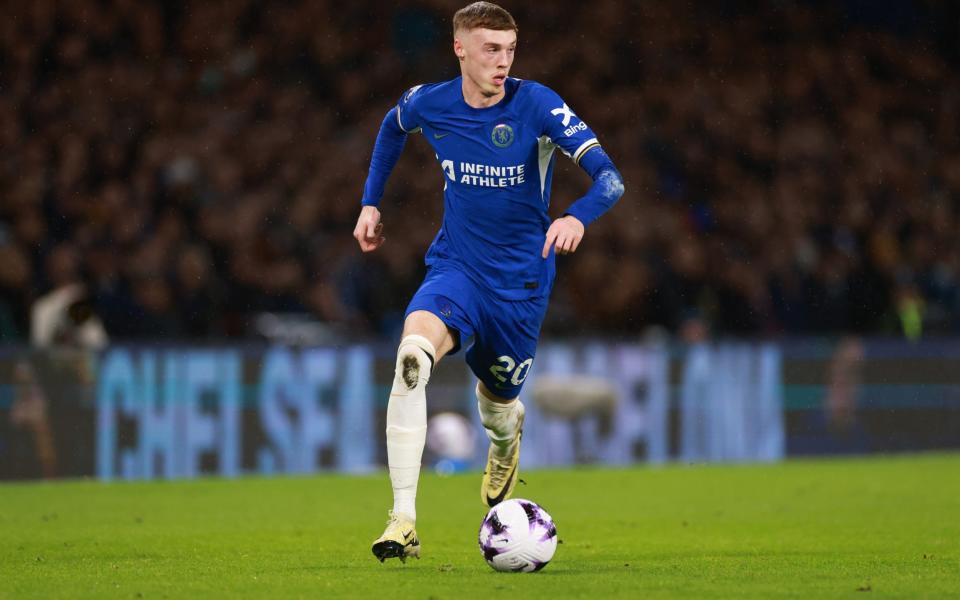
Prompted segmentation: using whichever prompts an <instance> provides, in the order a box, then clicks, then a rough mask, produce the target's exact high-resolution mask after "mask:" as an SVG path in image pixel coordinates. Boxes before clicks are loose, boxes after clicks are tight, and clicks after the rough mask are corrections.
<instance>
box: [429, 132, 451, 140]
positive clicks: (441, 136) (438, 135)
mask: <svg viewBox="0 0 960 600" xmlns="http://www.w3.org/2000/svg"><path fill="white" fill-rule="evenodd" d="M448 135H450V132H449V131H448V132H447V133H434V134H433V139H435V140H440V139H443V138H445V137H447V136H448Z"/></svg>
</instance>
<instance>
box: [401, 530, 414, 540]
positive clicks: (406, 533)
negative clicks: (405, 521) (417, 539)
mask: <svg viewBox="0 0 960 600" xmlns="http://www.w3.org/2000/svg"><path fill="white" fill-rule="evenodd" d="M411 535H413V530H412V529H411V530H410V531H404V532H403V539H407V538H408V537H410V536H411Z"/></svg>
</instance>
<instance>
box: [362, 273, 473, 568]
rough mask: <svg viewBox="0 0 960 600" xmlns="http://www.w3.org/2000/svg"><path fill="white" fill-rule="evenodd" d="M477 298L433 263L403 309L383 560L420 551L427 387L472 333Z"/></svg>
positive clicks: (459, 277) (390, 408) (378, 544)
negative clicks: (419, 485) (419, 495)
mask: <svg viewBox="0 0 960 600" xmlns="http://www.w3.org/2000/svg"><path fill="white" fill-rule="evenodd" d="M476 297H477V295H476V293H475V292H474V289H473V284H472V283H471V282H470V280H469V279H468V278H467V277H466V276H465V275H463V274H462V273H459V272H458V271H457V270H456V269H450V268H437V267H434V268H432V269H431V271H430V273H429V274H428V275H427V278H426V279H425V280H424V282H423V285H421V286H420V289H419V290H418V291H417V293H416V294H415V295H414V297H413V299H412V300H411V301H410V305H409V306H408V307H407V317H406V319H405V321H404V327H403V336H402V340H401V342H400V348H399V349H398V351H397V364H396V371H395V372H394V378H393V385H392V388H391V391H390V401H389V403H388V404H387V428H386V429H387V431H386V433H387V463H388V466H389V469H390V483H391V485H392V486H393V498H394V503H393V510H391V511H390V521H389V522H388V525H387V529H386V531H384V533H383V535H382V536H380V537H379V538H378V539H377V540H375V541H374V543H373V553H374V555H376V557H377V558H379V559H380V560H381V561H382V560H384V559H385V558H391V557H398V558H400V559H401V560H403V559H404V558H406V557H407V556H418V557H419V555H420V541H419V539H418V537H417V534H416V531H415V529H414V526H415V525H416V519H417V510H416V497H417V483H418V481H419V479H420V461H421V459H422V456H423V446H424V442H425V441H426V432H427V401H426V386H427V383H428V382H429V381H430V373H431V371H432V369H433V366H434V365H435V364H436V363H437V362H438V361H439V360H440V359H441V358H442V357H443V356H445V355H446V354H448V353H449V354H453V353H455V352H457V350H458V349H459V347H460V339H461V338H469V337H470V336H472V335H473V325H472V323H473V322H474V320H473V318H472V317H471V314H472V312H471V311H474V310H475V308H476V307H475V298H476Z"/></svg>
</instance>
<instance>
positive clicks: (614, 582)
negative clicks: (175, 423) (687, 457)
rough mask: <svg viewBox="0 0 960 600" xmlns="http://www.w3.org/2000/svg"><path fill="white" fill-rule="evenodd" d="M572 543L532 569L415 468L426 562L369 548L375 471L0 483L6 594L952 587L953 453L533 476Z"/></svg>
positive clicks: (451, 489) (919, 591) (957, 579)
mask: <svg viewBox="0 0 960 600" xmlns="http://www.w3.org/2000/svg"><path fill="white" fill-rule="evenodd" d="M523 476H524V477H525V479H527V481H528V482H529V485H527V486H526V487H524V486H520V487H519V488H518V495H519V496H520V497H526V498H530V499H532V500H535V501H537V502H539V503H541V504H543V505H544V507H545V508H546V509H547V510H548V511H549V512H550V513H551V514H552V515H553V516H554V518H555V519H556V522H557V526H558V529H559V536H560V539H561V540H562V541H563V544H562V545H561V546H559V548H558V550H557V554H556V556H555V557H554V561H553V562H552V563H551V564H550V565H549V566H547V568H546V569H545V570H543V571H542V572H540V573H535V574H514V573H496V572H494V571H493V570H492V569H490V568H489V567H488V566H487V565H486V563H484V561H483V558H482V557H481V556H480V553H479V550H478V548H477V541H476V538H477V529H478V527H479V524H480V521H481V519H482V517H483V515H484V511H483V508H482V506H481V505H480V504H479V498H478V497H477V496H478V486H479V483H480V476H479V473H478V474H474V475H469V476H454V477H448V478H440V477H436V476H433V475H429V474H425V475H424V477H422V479H421V489H420V495H419V513H420V515H419V517H420V524H419V526H418V531H419V534H420V537H421V540H422V543H423V559H422V560H419V561H416V560H410V561H408V562H407V564H405V565H403V564H400V563H399V562H398V561H396V560H392V561H388V562H387V563H385V564H380V563H379V562H377V560H376V559H375V558H374V557H373V555H372V554H371V552H370V543H371V542H372V540H373V539H374V538H375V537H376V536H377V535H379V534H380V532H381V531H382V529H383V526H384V523H385V519H386V510H385V509H386V508H387V507H388V498H389V483H388V478H387V476H386V474H382V475H379V476H375V477H343V476H316V477H308V478H307V477H305V478H282V479H240V480H233V481H227V480H201V481H181V482H154V483H113V484H101V483H96V482H69V483H39V484H34V483H30V484H3V485H0V597H2V598H7V597H57V596H69V597H78V596H88V597H120V598H140V597H143V598H162V597H168V598H169V597H181V596H192V597H199V596H203V597H206V596H228V595H229V596H251V597H323V598H329V597H350V598H363V597H371V598H372V597H381V598H424V599H426V598H473V597H487V595H496V597H499V598H557V597H590V598H608V597H615V596H620V597H705V596H713V597H718V596H720V597H732V596H736V597H757V598H766V597H771V596H778V597H782V596H793V597H798V598H809V597H862V596H858V595H857V592H858V591H862V592H866V591H870V592H872V594H871V595H870V596H868V597H871V598H875V597H904V598H918V597H943V596H949V595H952V594H955V593H957V592H958V590H960V455H927V456H911V457H897V458H879V459H877V458H874V459H865V460H830V461H810V462H806V461H802V462H788V463H785V464H780V465H770V466H696V467H679V466H674V467H666V468H635V469H629V470H610V469H589V470H572V471H571V470H565V471H536V472H526V473H524V475H523Z"/></svg>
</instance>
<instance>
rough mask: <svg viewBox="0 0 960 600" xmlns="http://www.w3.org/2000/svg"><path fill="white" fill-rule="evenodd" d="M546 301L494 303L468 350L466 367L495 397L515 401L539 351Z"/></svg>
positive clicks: (486, 313) (486, 312)
mask: <svg viewBox="0 0 960 600" xmlns="http://www.w3.org/2000/svg"><path fill="white" fill-rule="evenodd" d="M545 314H546V299H543V300H542V301H541V300H531V301H524V302H497V303H492V304H491V305H490V306H489V308H488V310H487V311H485V314H484V318H483V320H482V324H481V326H480V327H478V328H477V331H476V333H475V338H474V343H473V345H472V346H471V347H470V349H469V350H468V351H467V364H469V365H470V368H471V370H472V371H473V373H474V375H476V376H477V379H479V380H480V382H481V383H483V385H484V386H486V388H487V390H489V391H490V392H491V393H492V394H493V395H495V396H498V397H500V398H504V399H509V398H516V397H517V396H519V395H520V390H521V389H522V388H523V382H524V381H525V380H526V378H527V375H529V373H530V368H531V367H532V366H533V360H534V357H535V355H536V352H537V342H538V338H539V336H540V326H541V324H542V323H543V317H544V315H545Z"/></svg>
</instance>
